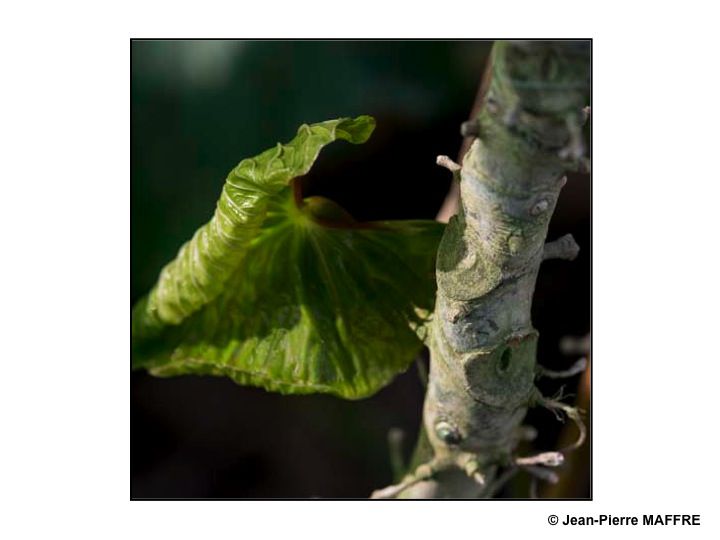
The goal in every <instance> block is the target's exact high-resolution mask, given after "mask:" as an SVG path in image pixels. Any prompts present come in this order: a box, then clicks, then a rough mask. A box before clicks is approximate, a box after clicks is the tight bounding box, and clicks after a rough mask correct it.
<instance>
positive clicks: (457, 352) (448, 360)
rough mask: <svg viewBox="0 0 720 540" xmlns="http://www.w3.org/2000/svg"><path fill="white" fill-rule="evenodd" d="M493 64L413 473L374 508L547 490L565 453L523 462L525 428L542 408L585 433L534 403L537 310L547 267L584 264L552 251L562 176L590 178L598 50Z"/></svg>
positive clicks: (555, 49) (533, 47) (447, 242)
mask: <svg viewBox="0 0 720 540" xmlns="http://www.w3.org/2000/svg"><path fill="white" fill-rule="evenodd" d="M491 62H492V64H491V68H490V69H491V70H492V73H491V80H490V84H489V86H488V90H487V93H486V94H485V96H484V98H483V106H482V107H481V109H480V112H479V113H478V115H477V117H476V118H473V119H471V120H470V121H469V122H466V123H465V124H464V125H463V131H464V132H465V133H471V134H472V135H473V136H475V137H476V139H475V140H474V142H473V144H472V146H471V148H470V150H469V151H468V152H467V154H466V155H465V158H464V159H463V163H462V168H461V170H460V171H459V173H458V172H456V173H455V174H457V175H459V179H460V193H461V205H460V211H459V213H458V215H456V216H454V217H453V218H452V219H451V220H450V222H449V224H448V227H447V230H446V232H445V235H444V237H443V239H442V242H441V245H440V249H439V252H438V259H437V284H438V292H437V300H436V307H435V313H434V317H433V321H432V324H431V327H430V330H429V333H428V340H427V341H428V343H427V344H428V346H429V348H430V352H431V364H430V366H431V367H430V378H429V383H428V391H427V395H426V398H425V405H424V410H423V424H424V425H423V434H422V435H421V438H422V439H423V440H421V441H419V443H418V447H417V449H416V455H415V458H414V465H413V467H412V469H411V472H410V473H409V474H408V475H407V476H406V477H405V478H404V479H403V481H402V482H400V483H399V484H398V485H396V486H390V487H388V488H385V489H383V490H379V491H377V492H375V494H374V496H375V497H411V498H445V497H452V498H456V497H457V498H464V497H491V496H492V495H493V494H494V493H495V492H496V491H497V490H498V489H499V487H500V483H502V482H503V481H504V480H505V479H506V478H507V477H508V476H509V475H510V474H512V473H513V472H515V471H516V470H518V468H523V469H524V470H526V471H527V472H530V473H531V474H535V475H536V476H538V477H540V478H544V479H548V478H552V476H553V475H554V473H553V472H552V471H551V470H550V469H548V468H547V467H552V466H556V465H558V464H559V463H561V462H562V453H560V452H547V453H545V454H540V455H539V456H531V457H526V458H518V457H517V456H516V455H515V449H516V447H517V444H518V442H519V440H521V438H522V435H523V430H522V428H521V422H522V420H523V418H524V417H525V414H526V411H527V408H528V407H529V406H532V405H538V404H539V405H545V406H548V407H551V408H557V409H561V410H564V411H565V412H566V413H567V414H568V415H569V416H571V417H574V418H575V419H577V414H576V412H575V411H574V410H573V409H572V408H570V407H568V406H564V405H563V404H560V403H557V402H553V401H551V400H546V399H544V398H542V396H540V395H539V393H538V392H537V390H536V389H535V386H534V378H535V376H536V374H537V369H538V368H537V366H536V344H537V339H538V334H537V332H536V331H535V329H534V328H533V326H532V323H531V320H530V307H531V303H532V296H533V291H534V288H535V281H536V277H537V273H538V270H539V267H540V263H541V262H542V260H543V258H550V257H560V258H568V259H570V258H573V257H574V256H575V255H576V254H577V246H576V245H575V243H574V241H573V240H572V238H571V237H563V238H562V239H560V240H559V241H557V242H552V243H550V244H546V243H545V240H546V235H547V229H548V224H549V221H550V218H551V216H552V214H553V211H554V208H555V204H556V201H557V199H558V196H559V194H560V190H561V188H562V186H563V185H564V184H565V176H564V174H565V172H566V171H567V170H577V169H583V168H586V167H587V158H586V157H585V152H584V147H583V143H582V136H581V127H582V124H583V123H584V122H585V120H586V118H587V114H588V110H587V109H584V107H585V105H587V99H588V90H589V69H590V67H589V66H590V59H589V43H588V42H498V43H496V44H495V46H494V48H493V53H492V56H491ZM501 470H502V471H504V472H503V473H502V474H499V472H500V471H501Z"/></svg>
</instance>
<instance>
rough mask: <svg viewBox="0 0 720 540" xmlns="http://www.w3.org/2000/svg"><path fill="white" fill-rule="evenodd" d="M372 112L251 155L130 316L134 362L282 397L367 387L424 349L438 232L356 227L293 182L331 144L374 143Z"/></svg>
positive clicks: (304, 131)
mask: <svg viewBox="0 0 720 540" xmlns="http://www.w3.org/2000/svg"><path fill="white" fill-rule="evenodd" d="M373 128H374V120H373V119H372V118H370V117H358V118H356V119H354V120H350V119H340V120H332V121H328V122H323V123H320V124H313V125H311V126H302V127H301V128H300V129H299V130H298V135H297V137H296V138H295V139H294V140H293V141H291V142H290V143H289V144H287V145H278V147H277V148H275V149H272V150H269V151H267V152H264V153H263V154H260V155H259V156H257V157H256V158H253V159H246V160H244V161H242V162H241V163H240V164H239V165H238V166H237V167H236V168H235V169H234V170H233V172H232V173H231V174H230V175H229V177H228V180H227V183H226V185H225V187H224V189H223V194H222V196H221V199H220V201H219V203H218V208H217V211H216V212H215V216H214V217H213V219H212V220H211V221H210V222H209V223H208V224H206V225H205V226H203V227H202V228H201V229H200V230H199V231H198V232H197V233H196V234H195V236H194V237H193V239H192V240H191V241H190V242H188V243H187V244H185V245H184V246H183V247H182V248H181V249H180V252H179V253H178V256H177V258H176V259H175V260H174V261H172V262H171V263H170V264H168V265H167V266H166V267H165V268H164V269H163V271H162V272H161V275H160V279H159V281H158V284H157V285H156V286H155V288H154V289H153V290H152V291H151V292H150V294H149V295H148V296H147V297H145V298H144V299H142V300H141V301H140V302H138V304H137V305H136V306H135V308H134V310H133V326H132V333H133V343H132V347H133V366H134V367H144V368H147V369H148V370H149V371H150V372H151V373H153V374H155V375H159V376H169V375H180V374H188V373H194V374H211V375H226V376H228V377H230V378H232V379H233V380H235V381H236V382H238V383H240V384H250V385H257V386H262V387H264V388H266V389H268V390H273V391H279V392H286V393H310V392H328V393H332V394H336V395H338V396H342V397H346V398H360V397H365V396H367V395H370V394H372V393H374V392H376V391H377V390H379V389H380V388H382V387H383V386H384V385H386V384H387V383H388V382H389V381H390V380H391V379H392V378H393V377H394V376H395V375H397V374H398V373H399V372H401V371H403V370H404V369H406V368H407V366H408V364H409V363H410V362H411V361H412V359H413V357H414V356H415V355H416V354H417V352H418V351H419V349H420V347H421V346H422V343H421V341H420V340H419V339H418V337H417V335H416V333H415V331H414V330H417V329H418V328H420V327H422V324H423V322H424V319H423V316H424V314H427V313H429V312H430V311H431V309H432V304H433V301H434V293H435V280H434V259H435V252H436V250H437V244H438V242H439V240H440V236H441V234H442V229H443V226H442V225H440V224H438V223H435V222H431V221H397V222H375V223H357V222H355V221H354V220H353V219H352V217H351V216H350V215H349V214H347V212H345V211H344V210H343V209H342V208H340V207H339V206H338V205H336V204H335V203H333V202H331V201H328V200H327V199H323V198H321V197H311V198H308V199H305V200H304V201H302V202H300V203H298V202H297V201H296V200H295V197H294V196H293V190H292V189H291V187H290V186H289V184H290V182H291V180H292V179H293V178H295V177H297V176H300V175H302V174H305V173H307V172H308V170H309V169H310V167H311V165H312V163H313V162H314V161H315V159H316V158H317V155H318V153H319V151H320V149H321V148H322V147H323V146H324V145H325V144H327V143H329V142H331V141H333V140H335V139H345V140H348V141H350V142H353V143H360V142H364V141H365V140H367V138H368V137H369V135H370V133H371V132H372V130H373Z"/></svg>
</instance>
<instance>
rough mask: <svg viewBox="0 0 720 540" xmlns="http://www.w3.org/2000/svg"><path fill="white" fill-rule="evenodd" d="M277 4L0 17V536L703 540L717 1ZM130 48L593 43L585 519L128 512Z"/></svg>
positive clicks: (572, 509)
mask: <svg viewBox="0 0 720 540" xmlns="http://www.w3.org/2000/svg"><path fill="white" fill-rule="evenodd" d="M283 4H289V3H288V2H284V3H282V4H281V3H280V2H277V1H275V2H261V1H260V0H254V1H251V2H238V1H235V2H211V1H203V2H192V3H190V2H180V1H174V2H163V3H161V2H149V1H147V0H145V1H143V2H124V3H122V7H120V4H119V3H117V6H110V3H108V2H85V3H83V2H72V1H65V2H53V3H50V2H24V3H22V4H20V3H16V4H15V5H12V6H11V5H10V4H5V6H4V7H3V8H2V14H1V15H0V40H1V41H2V47H1V48H0V59H1V62H0V77H1V78H2V82H0V107H1V114H0V125H1V126H2V128H1V131H0V133H1V134H0V136H1V137H2V141H1V144H0V148H1V149H2V150H1V153H0V156H1V158H0V159H1V161H0V163H2V168H1V169H0V226H1V227H2V229H1V230H2V244H1V246H0V248H1V251H0V253H1V255H0V288H1V289H0V316H1V317H2V321H0V338H1V344H0V364H1V365H2V370H1V371H0V407H1V408H0V411H1V412H0V421H1V424H0V467H1V468H2V469H1V473H0V474H1V476H0V497H2V501H1V504H0V537H2V538H8V539H15V538H66V537H67V538H83V539H84V538H93V539H96V538H103V539H105V538H122V539H130V538H132V539H136V538H137V539H144V538H177V539H184V538H193V539H197V538H212V539H215V538H258V537H260V538H265V537H272V538H293V539H295V538H313V539H316V538H343V539H350V540H354V539H367V538H370V537H373V536H376V537H378V538H393V537H396V538H400V537H413V538H434V539H438V538H458V537H461V536H462V537H463V538H466V539H467V538H481V537H488V536H500V535H502V536H505V537H512V538H515V537H520V535H532V537H537V538H563V537H571V536H575V535H579V534H582V535H584V536H586V537H589V538H594V537H598V538H599V537H601V536H600V535H603V537H607V535H608V534H613V535H615V536H616V537H630V536H632V537H633V538H635V537H643V536H649V535H653V536H654V537H658V538H679V537H683V538H685V537H698V538H718V537H720V536H718V533H719V532H720V527H719V526H718V519H720V518H718V517H717V515H716V513H715V511H716V510H717V508H718V502H717V493H718V489H719V486H718V480H719V478H718V464H717V456H716V451H717V448H718V445H717V444H716V440H717V431H718V430H717V424H718V422H717V416H716V411H717V409H718V405H717V404H718V397H719V394H720V387H719V385H718V378H719V375H720V369H719V368H718V356H719V354H718V345H717V342H716V341H715V340H716V339H717V338H718V335H719V334H720V332H719V329H718V302H719V301H720V298H719V295H718V278H717V276H718V274H719V273H720V272H719V268H718V229H719V227H718V217H719V216H720V197H718V195H719V194H720V189H719V188H718V185H719V184H720V178H719V176H720V175H719V174H718V169H717V167H718V165H717V164H718V155H719V154H720V150H719V148H718V137H717V130H718V125H719V123H720V122H719V120H720V119H719V118H718V116H719V115H718V104H717V101H718V100H717V98H716V96H717V93H718V91H719V86H718V72H719V71H718V69H717V58H718V55H717V51H718V46H717V45H718V42H717V37H716V24H717V17H716V16H715V15H714V14H712V13H710V12H709V11H708V10H706V9H705V8H702V7H701V6H704V5H710V3H701V2H692V1H685V2H682V3H673V4H670V5H672V6H673V7H674V9H669V8H668V7H664V6H663V3H661V2H655V3H642V4H641V3H639V2H638V3H631V2H618V3H617V4H614V3H612V2H604V3H603V7H602V8H598V7H594V6H593V7H591V4H590V3H589V2H577V1H572V2H539V1H537V0H535V1H533V2H529V1H528V2H515V3H512V4H511V3H509V2H487V1H486V2H465V3H459V2H450V1H443V2H440V3H427V2H424V3H420V2H407V3H406V5H405V6H401V5H395V4H400V3H399V2H397V3H395V4H392V5H391V3H390V2H387V1H381V2H368V1H363V2H337V1H336V2H333V3H329V5H328V6H327V7H322V6H321V5H319V4H320V3H319V2H308V1H307V0H304V1H302V2H295V3H292V4H291V5H290V6H288V5H283ZM131 37H225V38H251V37H287V38H290V37H346V38H347V37H386V38H387V37H395V38H401V37H424V38H430V37H437V38H499V37H522V38H531V37H536V38H554V37H574V38H579V37H593V38H594V99H593V104H592V105H593V120H592V122H593V128H594V137H595V140H594V156H593V157H594V159H593V173H594V190H593V195H594V201H593V204H594V207H593V208H594V218H593V226H594V234H593V239H594V246H593V249H594V252H593V258H594V264H593V283H594V309H593V330H594V336H593V337H594V357H593V376H594V434H593V435H594V490H593V494H594V501H593V502H545V501H542V502H532V501H530V502H508V501H486V502H483V501H463V502H443V501H417V502H377V501H372V502H366V501H355V502H346V501H326V502H317V501H300V502H262V501H250V502H241V501H223V502H137V501H136V502H130V501H129V477H130V475H129V457H130V456H129V376H128V367H129V306H128V298H129V283H130V276H129V253H130V246H129V236H130V235H129V227H130V223H129V216H130V207H129V186H130V183H129V73H130V72H129V39H130V38H131ZM550 513H554V514H558V515H560V517H561V519H562V518H563V516H564V515H565V514H567V513H571V514H575V515H598V514H600V513H612V514H615V515H642V514H643V513H660V514H666V513H668V514H677V513H691V514H701V515H702V518H701V519H702V526H700V527H686V528H682V529H681V528H679V527H675V528H673V527H666V528H663V527H614V528H612V530H610V528H608V527H604V528H600V527H584V528H579V527H575V528H571V527H561V526H555V527H551V526H549V525H548V524H547V516H548V514H550ZM525 537H527V536H525Z"/></svg>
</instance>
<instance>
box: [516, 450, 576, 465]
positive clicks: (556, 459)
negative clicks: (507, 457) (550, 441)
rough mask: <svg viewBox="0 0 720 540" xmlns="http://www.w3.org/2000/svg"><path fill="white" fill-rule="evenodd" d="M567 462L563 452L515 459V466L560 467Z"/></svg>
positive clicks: (544, 453)
mask: <svg viewBox="0 0 720 540" xmlns="http://www.w3.org/2000/svg"><path fill="white" fill-rule="evenodd" d="M564 462H565V456H563V455H562V453H561V452H543V453H542V454H537V455H535V456H527V457H519V458H515V464H516V465H518V466H520V467H524V466H527V465H544V466H545V467H559V466H560V465H562V464H563V463H564Z"/></svg>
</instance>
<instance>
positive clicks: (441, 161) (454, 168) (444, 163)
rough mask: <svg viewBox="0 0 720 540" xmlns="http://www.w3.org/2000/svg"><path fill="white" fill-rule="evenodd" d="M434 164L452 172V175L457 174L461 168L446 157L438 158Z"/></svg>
mask: <svg viewBox="0 0 720 540" xmlns="http://www.w3.org/2000/svg"><path fill="white" fill-rule="evenodd" d="M435 163H437V164H438V165H440V166H441V167H445V168H446V169H447V170H449V171H450V172H452V173H453V174H454V173H456V172H458V171H459V170H460V169H462V167H461V166H460V165H458V164H457V163H455V162H454V161H453V160H452V159H450V158H449V157H447V156H438V157H437V159H436V160H435Z"/></svg>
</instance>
